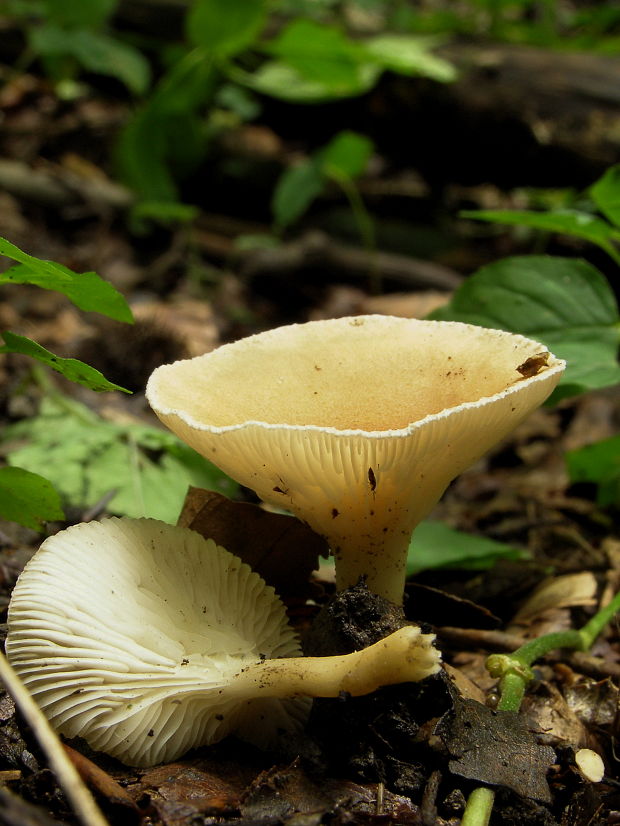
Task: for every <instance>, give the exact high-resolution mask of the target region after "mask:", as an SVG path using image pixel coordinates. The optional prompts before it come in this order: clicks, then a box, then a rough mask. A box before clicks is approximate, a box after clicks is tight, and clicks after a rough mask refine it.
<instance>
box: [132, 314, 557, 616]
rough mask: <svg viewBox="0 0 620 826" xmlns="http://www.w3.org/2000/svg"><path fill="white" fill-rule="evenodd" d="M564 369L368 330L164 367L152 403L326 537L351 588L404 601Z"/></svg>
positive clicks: (546, 356)
mask: <svg viewBox="0 0 620 826" xmlns="http://www.w3.org/2000/svg"><path fill="white" fill-rule="evenodd" d="M564 366H565V364H564V362H563V361H560V360H559V359H557V358H555V356H553V355H552V354H551V353H549V352H548V351H547V349H546V348H545V347H544V346H543V345H541V344H539V343H538V342H535V341H531V340H529V339H526V338H523V337H522V336H518V335H513V334H511V333H507V332H503V331H499V330H489V329H485V328H482V327H476V326H473V325H469V324H461V323H457V322H439V321H418V320H412V319H405V318H395V317H391V316H357V317H352V318H340V319H335V320H329V321H314V322H308V323H307V324H294V325H291V326H287V327H280V328H277V329H275V330H270V331H268V332H266V333H261V334H259V335H255V336H250V337H249V338H245V339H241V340H240V341H237V342H235V343H233V344H227V345H224V346H222V347H220V348H218V349H217V350H214V351H213V352H210V353H207V354H206V355H203V356H198V357H196V358H193V359H188V360H185V361H177V362H175V363H174V364H170V365H163V366H162V367H158V368H157V369H156V370H155V371H154V373H153V374H152V375H151V377H150V379H149V382H148V386H147V398H148V400H149V402H150V404H151V406H152V407H153V409H154V411H155V412H156V414H157V415H158V416H159V418H160V419H161V420H162V421H163V422H164V423H165V424H166V425H168V427H170V429H171V430H173V431H174V432H175V433H177V435H179V436H180V437H181V438H182V439H183V440H184V441H185V442H187V443H188V444H189V445H191V446H192V447H193V448H194V449H195V450H197V451H198V452H199V453H202V454H203V456H206V457H207V458H208V459H210V460H211V461H212V462H214V463H215V464H216V465H218V466H219V467H220V468H222V469H223V470H224V471H225V472H226V473H228V474H229V475H230V476H232V478H233V479H236V480H237V481H239V482H241V483H242V484H244V485H246V486H248V487H250V488H252V489H254V490H255V491H256V492H257V493H258V495H259V496H260V497H261V499H263V500H264V501H265V502H268V503H271V504H272V505H276V506H279V507H281V508H286V509H288V510H290V511H292V512H293V513H294V514H296V515H297V516H298V517H299V518H300V519H302V520H303V521H305V522H307V523H308V524H309V525H310V526H311V527H312V528H313V529H314V530H315V531H316V532H317V533H319V534H321V535H322V536H324V537H325V538H326V539H327V541H328V543H329V545H330V547H331V550H332V552H333V554H334V556H335V560H336V583H337V587H338V588H339V589H343V588H346V587H349V586H351V585H354V584H355V583H356V582H357V581H358V580H359V578H360V577H361V576H365V577H366V582H367V584H368V587H369V588H370V589H371V590H373V591H375V592H376V593H378V594H381V595H382V596H384V597H386V598H387V599H390V600H392V602H395V603H400V602H401V601H402V597H403V588H404V579H405V563H406V557H407V551H408V547H409V541H410V538H411V533H412V531H413V529H414V528H415V526H416V525H417V524H418V522H419V521H420V520H421V519H423V518H424V517H425V516H426V515H427V514H428V513H429V512H430V510H431V509H432V508H433V506H434V505H435V504H436V502H437V501H438V499H439V497H440V496H441V494H442V493H443V491H444V490H445V488H446V486H447V485H448V484H449V482H450V481H451V480H452V479H454V477H455V476H457V475H458V474H459V473H461V472H462V471H463V470H465V468H467V467H468V466H470V465H471V464H472V463H473V462H475V461H476V460H477V459H478V458H479V457H480V456H482V454H483V453H485V451H487V450H488V449H489V448H490V447H492V446H493V445H494V444H495V443H496V442H498V441H500V440H501V439H503V438H504V437H505V436H507V435H508V434H509V433H510V432H511V431H512V430H513V429H514V428H515V427H516V426H517V425H518V424H519V422H521V421H522V420H523V419H524V418H525V417H526V416H527V415H528V414H529V413H530V412H531V411H532V410H534V409H535V408H536V407H538V406H539V405H540V404H541V403H542V402H543V401H544V400H545V399H546V398H547V397H548V396H549V394H550V393H551V392H552V390H553V388H554V387H555V386H556V384H557V382H558V381H559V378H560V375H561V373H562V371H563V370H564Z"/></svg>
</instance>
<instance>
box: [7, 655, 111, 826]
mask: <svg viewBox="0 0 620 826" xmlns="http://www.w3.org/2000/svg"><path fill="white" fill-rule="evenodd" d="M0 679H1V680H2V682H3V683H4V685H5V686H6V689H7V691H8V692H9V694H10V695H11V697H12V698H13V700H14V701H15V703H16V704H17V706H18V708H19V710H20V711H21V713H22V714H23V715H24V717H25V718H26V721H27V722H28V725H29V726H30V728H31V729H32V732H33V733H34V735H35V737H36V738H37V740H38V742H39V744H40V745H41V748H42V749H43V751H44V752H45V754H46V756H47V759H48V761H49V764H50V767H51V769H52V771H53V772H54V774H55V775H56V777H57V779H58V782H59V783H60V785H61V786H62V788H63V790H64V792H65V794H66V796H67V799H68V800H69V802H70V804H71V806H72V807H73V810H74V811H75V813H76V815H77V816H78V818H79V820H80V821H81V822H82V824H83V826H109V824H108V821H107V820H106V819H105V818H104V816H103V814H102V813H101V810H100V809H99V807H98V806H97V804H96V803H95V801H94V799H93V796H92V795H91V793H90V792H89V791H88V789H87V788H86V786H85V785H84V783H82V780H81V779H80V776H79V774H78V772H77V771H76V769H75V767H74V766H73V764H72V763H71V761H70V760H69V758H68V757H67V754H66V752H65V750H64V747H63V745H62V743H61V742H60V740H59V739H58V735H57V734H56V733H55V732H54V730H53V729H52V727H51V726H50V724H49V723H48V721H47V719H46V718H45V715H44V714H43V712H42V711H41V709H40V708H39V707H38V705H37V704H36V703H35V701H34V700H33V699H32V697H31V695H30V693H29V692H28V690H27V689H26V687H25V686H24V684H23V683H22V681H21V680H20V678H19V677H18V676H17V674H16V673H15V671H14V670H13V669H12V668H11V665H10V663H9V661H8V660H7V659H6V657H5V656H4V654H3V653H2V652H1V651H0Z"/></svg>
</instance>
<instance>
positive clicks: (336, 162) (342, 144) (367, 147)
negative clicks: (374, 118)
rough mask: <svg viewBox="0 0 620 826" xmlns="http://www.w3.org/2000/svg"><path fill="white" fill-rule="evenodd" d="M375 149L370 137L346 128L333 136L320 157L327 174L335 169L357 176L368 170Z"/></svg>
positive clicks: (347, 175)
mask: <svg viewBox="0 0 620 826" xmlns="http://www.w3.org/2000/svg"><path fill="white" fill-rule="evenodd" d="M373 149H374V145H373V142H372V141H371V140H370V138H367V137H366V136H365V135H359V134H358V133H357V132H350V131H348V130H345V131H344V132H339V133H338V134H337V135H336V136H335V137H334V138H332V140H331V141H330V142H329V143H328V144H327V146H326V147H325V148H324V149H323V150H322V151H321V152H320V153H319V155H318V158H319V162H320V164H321V166H322V168H323V169H324V170H325V172H326V174H328V175H329V170H330V169H335V170H336V171H337V172H338V173H339V174H341V175H345V176H346V177H347V178H357V177H358V176H359V175H361V174H362V173H363V172H364V171H365V170H366V167H367V166H368V161H369V160H370V157H371V155H372V153H373Z"/></svg>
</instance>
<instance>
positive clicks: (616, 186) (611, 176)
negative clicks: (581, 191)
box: [590, 164, 620, 227]
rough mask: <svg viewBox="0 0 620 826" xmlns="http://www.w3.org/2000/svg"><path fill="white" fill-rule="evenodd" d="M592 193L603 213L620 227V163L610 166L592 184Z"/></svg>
mask: <svg viewBox="0 0 620 826" xmlns="http://www.w3.org/2000/svg"><path fill="white" fill-rule="evenodd" d="M590 195H591V197H592V200H593V201H594V203H595V204H596V206H597V207H598V208H599V209H600V211H601V212H602V213H603V215H604V216H605V217H606V218H607V219H608V220H609V221H611V223H612V224H614V225H615V226H616V227H620V164H616V165H615V166H612V167H610V168H609V169H608V170H607V171H606V172H605V174H604V175H603V177H602V178H599V180H598V181H596V182H595V183H594V184H592V186H591V187H590Z"/></svg>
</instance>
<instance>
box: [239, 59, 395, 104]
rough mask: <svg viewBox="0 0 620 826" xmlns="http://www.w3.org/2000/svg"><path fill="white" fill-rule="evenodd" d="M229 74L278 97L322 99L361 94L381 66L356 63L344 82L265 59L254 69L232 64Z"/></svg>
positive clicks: (298, 100) (296, 100)
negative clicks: (312, 75) (308, 74)
mask: <svg viewBox="0 0 620 826" xmlns="http://www.w3.org/2000/svg"><path fill="white" fill-rule="evenodd" d="M228 74H229V76H230V78H231V80H234V81H235V82H236V83H240V84H242V85H244V86H247V87H248V88H249V89H254V90H255V91H256V92H260V93H261V94H263V95H269V96H270V97H274V98H278V99H279V100H286V101H290V102H291V103H324V102H326V101H330V100H339V99H340V98H346V97H354V96H355V95H362V94H364V92H367V91H368V90H369V89H372V87H373V86H374V84H375V83H376V82H377V80H378V78H379V76H380V74H381V67H380V66H379V65H377V64H376V63H370V62H368V63H362V64H359V65H358V67H357V70H356V74H355V77H354V78H353V77H351V78H350V79H349V82H347V83H342V82H337V81H336V80H335V79H334V78H330V79H329V80H327V81H322V80H310V79H308V78H306V77H304V76H303V75H302V74H300V73H299V72H298V71H297V70H296V69H295V68H294V67H293V66H289V64H288V63H285V62H283V61H281V60H267V61H265V63H263V64H262V65H261V66H259V68H258V69H256V71H254V72H244V71H242V70H241V69H239V68H238V67H232V68H229V70H228Z"/></svg>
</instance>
